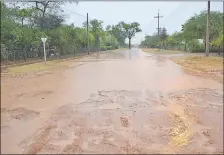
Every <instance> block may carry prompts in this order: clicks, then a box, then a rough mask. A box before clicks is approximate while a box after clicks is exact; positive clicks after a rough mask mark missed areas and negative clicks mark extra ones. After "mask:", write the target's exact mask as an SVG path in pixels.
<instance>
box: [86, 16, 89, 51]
mask: <svg viewBox="0 0 224 155" xmlns="http://www.w3.org/2000/svg"><path fill="white" fill-rule="evenodd" d="M86 24H87V52H88V55H89V14H88V13H87V21H86Z"/></svg>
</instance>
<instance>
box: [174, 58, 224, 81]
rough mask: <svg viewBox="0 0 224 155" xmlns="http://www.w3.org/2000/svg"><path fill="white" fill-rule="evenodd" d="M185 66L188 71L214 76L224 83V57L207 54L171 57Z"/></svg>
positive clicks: (208, 76)
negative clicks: (206, 55)
mask: <svg viewBox="0 0 224 155" xmlns="http://www.w3.org/2000/svg"><path fill="white" fill-rule="evenodd" d="M171 60H173V61H174V62H175V63H177V64H179V65H181V66H183V68H184V70H185V71H186V72H187V73H190V74H194V75H198V76H203V77H207V78H212V79H214V80H217V81H219V82H221V83H223V58H222V57H215V56H210V57H205V56H183V57H173V58H171Z"/></svg>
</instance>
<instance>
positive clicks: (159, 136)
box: [1, 49, 223, 154]
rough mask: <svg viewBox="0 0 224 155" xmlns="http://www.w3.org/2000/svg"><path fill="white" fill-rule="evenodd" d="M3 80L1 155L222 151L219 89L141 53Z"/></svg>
mask: <svg viewBox="0 0 224 155" xmlns="http://www.w3.org/2000/svg"><path fill="white" fill-rule="evenodd" d="M69 64H70V66H69V67H68V68H66V69H63V70H58V71H52V72H48V73H42V74H38V75H35V76H21V77H17V78H5V79H2V80H1V82H2V91H1V95H2V97H1V153H26V154H28V153H29V154H36V153H37V154H39V153H124V154H127V153H130V154H131V153H223V86H222V84H220V83H219V82H216V81H213V80H210V79H205V78H202V77H196V76H191V75H188V74H186V73H184V71H183V70H182V68H181V67H180V66H179V65H177V64H175V63H174V62H172V61H170V60H168V59H167V58H165V57H161V56H154V55H150V54H146V53H144V52H142V51H141V50H139V49H132V50H130V51H128V50H127V51H119V52H118V51H116V52H111V51H110V52H101V53H98V54H95V55H92V56H89V57H85V58H82V59H79V60H75V61H72V62H70V63H69Z"/></svg>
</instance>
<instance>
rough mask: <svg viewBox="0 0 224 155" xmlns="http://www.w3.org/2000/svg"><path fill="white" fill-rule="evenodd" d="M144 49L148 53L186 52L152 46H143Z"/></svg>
mask: <svg viewBox="0 0 224 155" xmlns="http://www.w3.org/2000/svg"><path fill="white" fill-rule="evenodd" d="M142 50H143V51H144V52H146V53H152V54H158V55H164V54H181V53H184V52H182V51H178V50H164V49H159V50H158V49H152V48H142Z"/></svg>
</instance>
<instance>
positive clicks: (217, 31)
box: [141, 11, 223, 52]
mask: <svg viewBox="0 0 224 155" xmlns="http://www.w3.org/2000/svg"><path fill="white" fill-rule="evenodd" d="M206 16H207V12H206V11H202V12H201V13H199V14H195V15H194V16H192V17H190V18H189V19H188V20H187V21H186V22H185V23H184V24H183V25H182V29H181V31H180V32H175V33H173V34H170V35H169V34H168V33H167V30H166V28H164V27H163V28H161V29H160V31H159V36H158V34H157V33H154V34H153V35H151V36H149V35H148V36H145V39H144V40H143V41H142V42H141V46H142V47H151V48H158V47H160V48H163V49H177V50H184V51H191V52H204V51H205V40H206ZM199 39H201V42H200V40H199ZM209 42H210V46H211V50H210V51H211V52H221V51H222V50H223V13H221V12H219V11H211V13H210V40H209Z"/></svg>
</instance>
